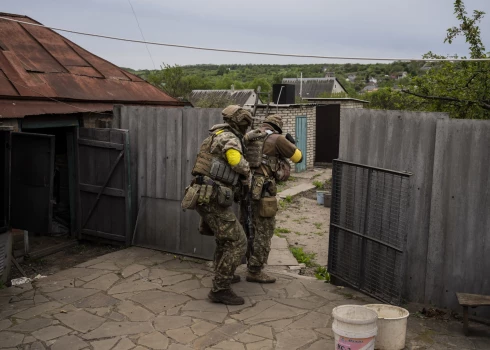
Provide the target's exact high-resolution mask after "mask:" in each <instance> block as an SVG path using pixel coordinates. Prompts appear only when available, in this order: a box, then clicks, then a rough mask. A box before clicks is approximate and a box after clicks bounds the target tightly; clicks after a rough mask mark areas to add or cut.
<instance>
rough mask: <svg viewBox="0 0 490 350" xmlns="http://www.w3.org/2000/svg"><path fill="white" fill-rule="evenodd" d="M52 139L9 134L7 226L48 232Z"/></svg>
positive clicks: (34, 135) (29, 134) (52, 176)
mask: <svg viewBox="0 0 490 350" xmlns="http://www.w3.org/2000/svg"><path fill="white" fill-rule="evenodd" d="M53 178H54V136H53V135H41V134H31V133H24V132H22V133H18V132H14V133H12V150H11V180H10V193H11V200H10V224H11V226H12V227H13V228H17V229H21V230H26V231H31V232H38V233H48V232H51V222H52V216H53V203H52V201H51V200H52V194H53Z"/></svg>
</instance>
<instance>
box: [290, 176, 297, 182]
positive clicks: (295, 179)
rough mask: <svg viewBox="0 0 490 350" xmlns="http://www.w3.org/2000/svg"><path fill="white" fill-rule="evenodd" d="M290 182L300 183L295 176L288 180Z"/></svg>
mask: <svg viewBox="0 0 490 350" xmlns="http://www.w3.org/2000/svg"><path fill="white" fill-rule="evenodd" d="M288 181H291V182H296V181H298V179H297V178H295V177H294V176H290V177H289V179H288Z"/></svg>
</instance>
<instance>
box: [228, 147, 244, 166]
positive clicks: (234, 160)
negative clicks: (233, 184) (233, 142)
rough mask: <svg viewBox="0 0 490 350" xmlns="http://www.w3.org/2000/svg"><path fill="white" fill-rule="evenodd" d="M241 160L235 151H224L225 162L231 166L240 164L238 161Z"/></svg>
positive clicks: (238, 153) (239, 154)
mask: <svg viewBox="0 0 490 350" xmlns="http://www.w3.org/2000/svg"><path fill="white" fill-rule="evenodd" d="M241 159H242V154H241V153H240V152H238V151H237V150H236V149H229V150H228V151H226V160H227V161H228V164H230V165H231V166H235V165H237V164H238V163H240V160H241Z"/></svg>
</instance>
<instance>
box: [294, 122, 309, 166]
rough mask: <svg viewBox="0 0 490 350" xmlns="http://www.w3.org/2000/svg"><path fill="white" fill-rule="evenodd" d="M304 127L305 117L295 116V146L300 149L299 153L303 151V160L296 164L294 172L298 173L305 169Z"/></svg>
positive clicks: (305, 124)
mask: <svg viewBox="0 0 490 350" xmlns="http://www.w3.org/2000/svg"><path fill="white" fill-rule="evenodd" d="M306 127H307V123H306V117H304V116H301V117H296V146H297V147H298V148H299V149H300V150H301V153H303V160H302V161H301V163H297V164H296V172H298V173H299V172H302V171H305V170H306V141H307V136H306V135H307V131H306V130H307V128H306Z"/></svg>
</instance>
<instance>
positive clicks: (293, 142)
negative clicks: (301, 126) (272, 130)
mask: <svg viewBox="0 0 490 350" xmlns="http://www.w3.org/2000/svg"><path fill="white" fill-rule="evenodd" d="M286 140H288V141H289V142H291V143H292V144H294V145H295V144H296V141H295V140H294V138H293V137H292V136H291V134H290V133H287V134H286Z"/></svg>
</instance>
